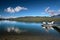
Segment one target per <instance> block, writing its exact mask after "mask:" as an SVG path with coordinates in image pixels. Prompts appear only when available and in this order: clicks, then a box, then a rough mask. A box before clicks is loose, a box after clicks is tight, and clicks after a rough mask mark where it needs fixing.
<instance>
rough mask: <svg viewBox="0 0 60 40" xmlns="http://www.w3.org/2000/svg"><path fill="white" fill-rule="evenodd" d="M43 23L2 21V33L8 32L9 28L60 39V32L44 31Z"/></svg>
mask: <svg viewBox="0 0 60 40" xmlns="http://www.w3.org/2000/svg"><path fill="white" fill-rule="evenodd" d="M41 25H42V22H39V23H35V22H17V21H7V20H5V21H0V33H1V32H4V31H6V29H7V27H15V28H19V29H20V30H24V31H25V32H27V33H32V34H35V35H52V36H56V37H60V32H59V30H56V29H54V30H51V29H50V30H48V32H47V31H46V29H44V28H43V27H42V26H41Z"/></svg>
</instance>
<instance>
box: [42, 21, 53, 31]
mask: <svg viewBox="0 0 60 40" xmlns="http://www.w3.org/2000/svg"><path fill="white" fill-rule="evenodd" d="M53 24H54V21H52V22H43V25H42V26H43V28H44V29H46V31H48V30H50V29H52V30H54V29H53V27H52V26H53Z"/></svg>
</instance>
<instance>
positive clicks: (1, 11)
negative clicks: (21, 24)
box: [0, 0, 60, 18]
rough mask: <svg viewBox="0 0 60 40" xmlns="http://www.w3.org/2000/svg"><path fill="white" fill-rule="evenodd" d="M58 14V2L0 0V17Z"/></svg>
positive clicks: (59, 9)
mask: <svg viewBox="0 0 60 40" xmlns="http://www.w3.org/2000/svg"><path fill="white" fill-rule="evenodd" d="M57 14H60V0H0V17H6V18H8V17H24V16H51V15H57Z"/></svg>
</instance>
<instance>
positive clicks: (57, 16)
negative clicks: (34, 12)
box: [52, 14, 60, 18]
mask: <svg viewBox="0 0 60 40" xmlns="http://www.w3.org/2000/svg"><path fill="white" fill-rule="evenodd" d="M52 17H56V18H59V17H60V14H59V15H54V16H52Z"/></svg>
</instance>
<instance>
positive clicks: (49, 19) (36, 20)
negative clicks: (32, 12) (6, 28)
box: [8, 17, 60, 22]
mask: <svg viewBox="0 0 60 40" xmlns="http://www.w3.org/2000/svg"><path fill="white" fill-rule="evenodd" d="M8 20H13V21H23V22H42V21H60V18H51V17H20V18H14V19H13V18H11V19H8Z"/></svg>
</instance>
